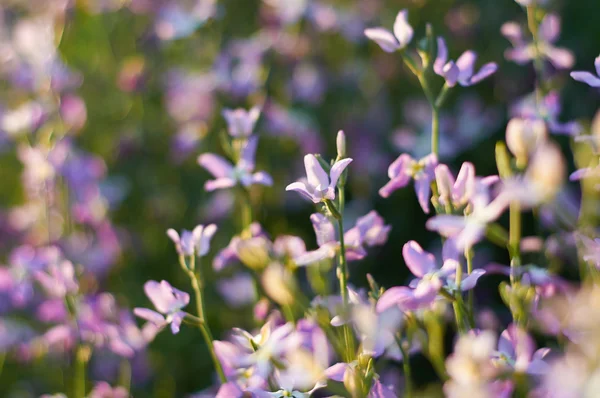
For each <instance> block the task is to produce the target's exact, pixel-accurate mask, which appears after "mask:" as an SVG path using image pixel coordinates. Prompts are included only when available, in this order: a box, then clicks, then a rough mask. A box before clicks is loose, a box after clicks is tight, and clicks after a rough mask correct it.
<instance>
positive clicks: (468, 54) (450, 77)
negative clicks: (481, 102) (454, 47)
mask: <svg viewBox="0 0 600 398" xmlns="http://www.w3.org/2000/svg"><path fill="white" fill-rule="evenodd" d="M437 45H438V55H437V58H436V60H435V62H434V64H433V70H434V72H435V73H436V74H437V75H439V76H441V77H443V78H444V79H445V80H446V84H447V85H448V86H449V87H453V86H454V85H456V83H457V82H458V84H460V85H461V86H463V87H468V86H472V85H474V84H477V83H479V82H480V81H482V80H484V79H487V78H488V77H490V76H491V75H493V74H494V73H496V71H497V70H498V65H496V64H495V63H494V62H490V63H487V64H485V65H483V66H482V67H481V69H480V70H479V71H478V72H475V61H477V54H476V53H475V52H474V51H465V52H464V53H463V54H462V55H461V56H460V57H458V59H457V60H456V62H454V61H451V60H450V61H449V60H448V47H447V46H446V41H445V40H444V38H443V37H438V39H437Z"/></svg>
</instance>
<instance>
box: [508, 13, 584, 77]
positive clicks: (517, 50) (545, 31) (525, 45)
mask: <svg viewBox="0 0 600 398" xmlns="http://www.w3.org/2000/svg"><path fill="white" fill-rule="evenodd" d="M500 31H501V32H502V35H503V36H504V37H506V38H507V39H508V41H510V42H511V44H512V46H513V48H511V49H508V50H506V52H505V54H504V56H505V58H506V59H507V60H509V61H514V62H516V63H517V64H519V65H524V64H526V63H528V62H531V61H533V60H534V59H535V58H536V57H537V56H538V55H537V54H540V56H542V57H545V58H547V59H548V60H549V61H550V62H551V63H552V65H554V67H555V68H557V69H569V68H571V67H572V66H573V63H574V62H575V57H573V54H572V53H571V52H570V51H569V50H567V49H565V48H558V47H555V46H554V43H556V41H557V40H558V36H559V35H560V18H559V17H558V16H557V15H554V14H548V15H546V16H545V17H544V19H543V20H542V22H541V23H540V26H539V30H538V42H537V43H533V42H527V41H525V37H524V36H525V35H524V33H523V29H522V28H521V25H519V24H518V23H516V22H507V23H505V24H504V25H502V28H501V30H500Z"/></svg>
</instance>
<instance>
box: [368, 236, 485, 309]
mask: <svg viewBox="0 0 600 398" xmlns="http://www.w3.org/2000/svg"><path fill="white" fill-rule="evenodd" d="M442 252H443V253H442V257H443V264H442V266H441V267H438V265H437V264H436V259H435V257H434V255H433V254H431V253H429V252H426V251H425V250H423V249H422V248H421V246H419V244H418V243H417V242H415V241H409V242H407V243H406V244H405V245H404V247H403V248H402V256H403V257H404V261H405V262H406V266H407V267H408V269H409V270H410V271H411V272H412V273H413V275H414V276H416V278H415V279H413V280H412V281H411V282H410V284H409V287H404V286H396V287H392V288H390V289H388V290H386V291H385V292H384V293H383V294H382V295H381V297H380V298H379V300H378V301H377V312H380V313H381V312H383V311H386V310H387V309H388V308H393V307H396V306H397V307H398V308H400V309H401V310H403V311H414V310H417V309H419V308H426V307H429V306H430V305H431V304H433V302H434V301H435V299H436V297H437V295H438V293H439V292H440V290H441V289H442V288H443V287H444V286H446V287H447V288H449V289H451V290H455V289H460V290H462V291H467V290H470V289H473V288H474V287H475V285H476V283H477V280H478V279H479V277H481V275H483V274H484V273H485V271H483V270H474V271H473V272H472V273H471V274H470V275H468V276H466V277H465V278H464V279H463V280H462V281H461V283H460V286H457V285H456V283H455V281H454V279H453V278H454V273H455V271H456V268H457V267H460V266H461V265H460V263H459V262H458V252H457V251H456V248H455V246H454V242H453V241H452V240H450V239H449V240H447V241H446V243H445V244H444V248H443V250H442Z"/></svg>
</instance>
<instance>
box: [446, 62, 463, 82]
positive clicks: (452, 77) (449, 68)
mask: <svg viewBox="0 0 600 398" xmlns="http://www.w3.org/2000/svg"><path fill="white" fill-rule="evenodd" d="M443 72H444V78H445V79H446V84H447V85H448V86H449V87H454V86H455V85H456V82H457V81H458V77H459V75H460V69H458V66H456V64H455V63H454V61H450V62H448V63H447V64H446V66H444V70H443Z"/></svg>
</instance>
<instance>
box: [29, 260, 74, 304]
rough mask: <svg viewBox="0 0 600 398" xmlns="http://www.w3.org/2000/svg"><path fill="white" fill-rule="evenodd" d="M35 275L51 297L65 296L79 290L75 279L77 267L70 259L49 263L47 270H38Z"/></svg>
mask: <svg viewBox="0 0 600 398" xmlns="http://www.w3.org/2000/svg"><path fill="white" fill-rule="evenodd" d="M35 277H36V279H37V281H38V282H39V283H40V285H42V287H43V288H44V290H46V293H47V294H48V295H49V296H51V297H55V298H64V297H65V296H66V295H68V294H74V293H77V291H78V290H79V285H78V284H77V281H76V280H75V268H74V267H73V264H72V263H71V262H70V261H61V262H58V263H52V264H49V265H48V266H47V269H46V271H37V272H36V273H35Z"/></svg>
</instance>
